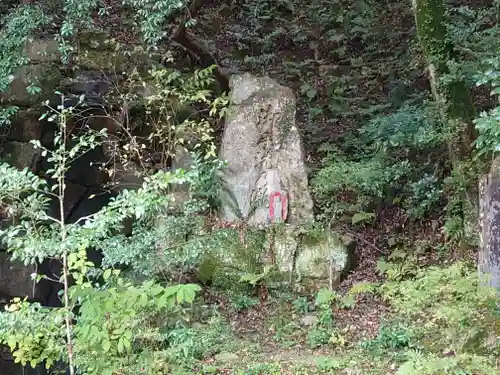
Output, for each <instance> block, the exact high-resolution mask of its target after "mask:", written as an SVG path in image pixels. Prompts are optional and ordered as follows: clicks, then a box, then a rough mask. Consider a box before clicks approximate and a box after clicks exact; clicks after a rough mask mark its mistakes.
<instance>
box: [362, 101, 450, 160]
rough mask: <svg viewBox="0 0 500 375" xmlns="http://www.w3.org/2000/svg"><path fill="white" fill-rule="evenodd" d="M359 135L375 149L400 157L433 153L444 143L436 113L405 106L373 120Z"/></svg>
mask: <svg viewBox="0 0 500 375" xmlns="http://www.w3.org/2000/svg"><path fill="white" fill-rule="evenodd" d="M359 132H360V134H361V140H362V141H364V143H365V144H367V145H371V146H372V147H374V149H375V150H377V151H384V152H397V153H399V154H401V153H403V154H408V153H409V152H410V151H411V150H418V151H422V150H432V149H434V148H439V147H441V146H442V145H443V142H444V141H445V139H444V132H443V130H442V129H440V123H439V120H438V118H437V116H436V113H435V111H433V110H432V109H430V108H426V107H423V106H409V105H405V106H403V107H401V108H400V109H398V110H397V111H396V112H394V113H392V114H390V115H387V116H378V117H375V118H374V119H372V120H370V121H369V122H368V124H367V125H365V126H363V127H362V128H361V129H360V130H359Z"/></svg>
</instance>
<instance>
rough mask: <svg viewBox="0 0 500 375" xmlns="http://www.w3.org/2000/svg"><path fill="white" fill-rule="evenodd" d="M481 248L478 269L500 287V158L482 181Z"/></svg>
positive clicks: (482, 275)
mask: <svg viewBox="0 0 500 375" xmlns="http://www.w3.org/2000/svg"><path fill="white" fill-rule="evenodd" d="M481 185H482V186H481V188H480V192H481V195H482V196H481V199H480V201H481V205H480V206H481V207H480V209H481V212H480V218H481V222H482V223H481V224H482V225H481V226H482V232H481V241H480V242H481V248H480V250H479V260H478V269H479V274H480V275H481V277H482V278H483V280H484V283H485V284H487V285H489V286H491V287H494V288H497V289H498V288H500V158H498V157H497V158H496V159H495V160H494V161H493V164H492V166H491V169H490V172H489V174H488V176H487V177H486V178H483V180H482V181H481Z"/></svg>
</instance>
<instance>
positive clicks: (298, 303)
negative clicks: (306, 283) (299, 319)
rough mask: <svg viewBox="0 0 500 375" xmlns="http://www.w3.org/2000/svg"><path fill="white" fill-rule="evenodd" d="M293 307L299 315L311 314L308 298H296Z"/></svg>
mask: <svg viewBox="0 0 500 375" xmlns="http://www.w3.org/2000/svg"><path fill="white" fill-rule="evenodd" d="M292 306H293V308H294V310H295V311H296V312H297V313H298V314H301V315H305V314H307V313H308V312H309V301H308V299H307V297H297V298H295V299H294V300H293V301H292Z"/></svg>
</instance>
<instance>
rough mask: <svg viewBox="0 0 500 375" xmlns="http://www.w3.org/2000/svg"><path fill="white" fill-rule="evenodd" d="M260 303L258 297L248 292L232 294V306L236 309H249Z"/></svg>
mask: <svg viewBox="0 0 500 375" xmlns="http://www.w3.org/2000/svg"><path fill="white" fill-rule="evenodd" d="M258 304H259V300H258V298H255V297H250V296H248V295H247V294H244V293H241V292H240V293H235V294H233V295H231V308H232V309H233V310H235V311H242V310H247V309H249V308H251V307H253V306H257V305H258Z"/></svg>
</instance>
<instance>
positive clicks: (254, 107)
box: [220, 74, 313, 224]
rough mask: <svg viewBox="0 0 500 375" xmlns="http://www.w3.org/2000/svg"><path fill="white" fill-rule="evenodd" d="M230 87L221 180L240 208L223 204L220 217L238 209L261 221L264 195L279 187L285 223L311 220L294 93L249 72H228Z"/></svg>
mask: <svg viewBox="0 0 500 375" xmlns="http://www.w3.org/2000/svg"><path fill="white" fill-rule="evenodd" d="M230 88H231V92H230V101H231V106H230V108H229V111H228V115H227V118H226V124H225V128H224V135H223V140H222V146H221V151H220V158H221V159H223V160H226V161H228V163H229V167H228V169H227V172H226V173H225V176H224V180H225V182H226V184H227V187H228V190H229V191H230V194H229V195H230V196H232V197H233V199H234V200H235V202H234V203H235V204H236V205H237V206H238V208H239V211H240V212H239V213H237V212H235V207H232V205H231V204H225V205H224V206H223V208H222V218H223V219H224V220H226V221H234V220H236V219H237V218H238V216H240V215H239V214H241V216H243V217H245V218H247V219H248V223H249V224H266V223H267V220H268V213H269V199H268V196H269V195H270V194H272V193H274V192H282V193H285V194H287V196H288V200H289V204H288V210H289V212H288V222H289V223H298V224H300V223H303V222H305V221H308V220H312V219H313V202H312V199H311V195H310V193H309V189H308V177H307V171H306V165H305V163H304V156H303V148H302V141H301V137H300V135H299V131H298V129H297V126H296V124H295V111H296V98H295V94H294V92H293V91H292V90H291V89H290V88H288V87H284V86H281V85H279V84H278V83H277V82H275V81H274V80H272V79H271V78H268V77H255V76H252V75H250V74H244V75H235V76H232V77H231V80H230Z"/></svg>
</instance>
